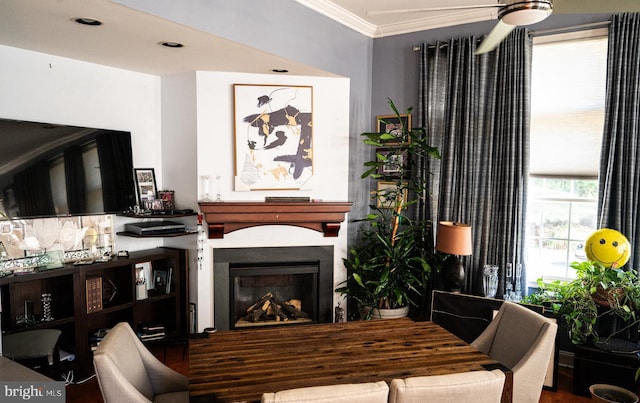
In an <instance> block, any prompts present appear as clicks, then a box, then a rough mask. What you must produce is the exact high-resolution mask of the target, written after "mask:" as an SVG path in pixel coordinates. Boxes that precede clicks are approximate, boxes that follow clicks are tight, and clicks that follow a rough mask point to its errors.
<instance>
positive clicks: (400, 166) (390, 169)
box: [376, 148, 409, 178]
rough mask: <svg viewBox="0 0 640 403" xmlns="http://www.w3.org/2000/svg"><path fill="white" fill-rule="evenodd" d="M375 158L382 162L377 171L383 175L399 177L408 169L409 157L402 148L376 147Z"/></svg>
mask: <svg viewBox="0 0 640 403" xmlns="http://www.w3.org/2000/svg"><path fill="white" fill-rule="evenodd" d="M376 158H377V160H378V161H379V162H381V163H382V164H381V165H379V166H378V170H377V173H378V174H380V175H384V177H390V178H400V177H401V176H402V173H403V172H405V171H407V170H408V169H409V158H408V155H407V153H406V150H405V149H403V148H376Z"/></svg>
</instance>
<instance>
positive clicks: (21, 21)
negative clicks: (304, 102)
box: [0, 0, 495, 76]
mask: <svg viewBox="0 0 640 403" xmlns="http://www.w3.org/2000/svg"><path fill="white" fill-rule="evenodd" d="M296 1H297V2H298V3H300V4H302V5H303V6H306V7H308V8H311V9H313V10H315V11H318V12H320V13H322V14H324V15H326V16H328V17H330V18H332V19H334V20H336V21H338V22H340V23H342V24H344V25H346V26H349V27H350V28H352V29H354V30H356V31H358V32H361V33H363V34H365V35H367V36H370V37H379V36H384V35H391V34H394V33H402V32H410V31H419V30H425V29H429V28H435V27H441V26H446V25H455V24H460V23H465V22H471V21H479V20H483V19H490V18H494V17H493V16H494V15H495V11H487V10H483V11H482V10H481V11H477V10H476V11H472V10H467V11H457V12H454V13H444V12H441V13H429V15H428V16H424V15H422V16H418V17H416V16H415V15H414V14H412V13H408V14H395V15H386V16H370V15H368V14H367V11H368V10H370V9H371V10H373V9H375V10H379V9H383V8H384V7H389V3H390V2H389V1H387V0H375V1H374V0H334V1H328V0H296ZM486 1H487V0H456V3H459V4H464V5H468V4H481V3H483V2H486ZM449 3H450V1H449V0H396V1H394V2H393V3H392V4H394V7H396V6H397V7H402V8H415V7H425V6H431V5H434V6H438V5H439V6H442V5H447V4H449ZM491 13H493V14H491ZM76 17H90V18H95V19H98V20H101V21H102V22H103V25H102V26H100V27H93V26H84V25H80V24H77V23H75V22H74V21H73V19H74V18H76ZM161 41H172V42H180V43H184V44H186V46H185V47H183V48H180V49H172V48H166V47H163V46H160V45H159V42H161ZM0 44H3V45H7V46H11V47H17V48H22V49H27V50H33V51H37V52H43V53H48V54H53V55H57V56H63V57H68V58H73V59H78V60H84V61H88V62H93V63H99V64H104V65H108V66H114V67H120V68H125V69H129V70H134V71H139V72H144V73H149V74H158V75H164V74H172V73H178V72H185V71H194V70H210V71H236V72H249V73H269V72H271V70H272V69H274V68H286V69H288V70H289V72H290V74H296V75H320V76H330V75H332V74H329V73H327V72H325V71H322V70H319V69H317V68H314V67H311V66H306V65H303V64H296V63H294V62H292V61H291V60H287V59H284V58H281V57H278V56H276V55H273V54H268V53H266V52H262V51H260V50H257V49H254V48H250V47H248V46H245V45H242V44H239V43H235V42H232V41H229V40H226V39H222V38H220V37H216V36H214V35H211V34H208V33H205V32H202V31H198V30H196V29H193V28H191V27H187V26H184V25H180V24H177V23H174V22H172V21H167V20H164V19H161V18H158V17H155V16H152V15H149V14H146V13H143V12H140V11H137V10H134V9H131V8H128V7H125V6H123V5H120V4H116V3H113V2H111V1H107V0H64V1H60V0H2V2H0ZM212 49H215V52H212V51H211V50H212ZM176 55H178V57H176Z"/></svg>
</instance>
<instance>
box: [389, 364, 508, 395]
mask: <svg viewBox="0 0 640 403" xmlns="http://www.w3.org/2000/svg"><path fill="white" fill-rule="evenodd" d="M504 381H505V375H504V373H503V372H502V371H500V370H499V369H495V370H493V371H472V372H459V373H454V374H448V375H433V376H416V377H411V378H405V379H394V380H393V381H391V385H390V388H389V403H423V402H438V403H448V402H451V403H459V402H473V403H499V402H500V400H501V398H502V389H503V387H504ZM514 401H515V400H514Z"/></svg>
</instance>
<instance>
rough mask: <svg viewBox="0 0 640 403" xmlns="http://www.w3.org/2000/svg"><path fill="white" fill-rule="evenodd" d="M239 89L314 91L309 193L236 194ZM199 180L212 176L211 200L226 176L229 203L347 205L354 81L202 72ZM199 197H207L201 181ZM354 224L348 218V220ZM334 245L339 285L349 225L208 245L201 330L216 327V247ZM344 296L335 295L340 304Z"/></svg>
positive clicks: (263, 233) (235, 235) (252, 232)
mask: <svg viewBox="0 0 640 403" xmlns="http://www.w3.org/2000/svg"><path fill="white" fill-rule="evenodd" d="M233 84H269V85H272V84H276V85H311V86H313V147H314V151H313V158H314V161H313V162H314V185H313V189H311V190H305V191H296V190H286V191H285V190H280V191H251V192H236V191H234V188H233V172H234V128H233V119H232V118H233V113H234V112H233ZM197 97H198V102H197V108H198V113H197V116H198V118H197V120H198V129H197V130H198V147H197V149H198V177H199V178H200V177H202V176H205V175H208V176H209V177H210V178H211V179H210V183H209V187H210V189H209V193H210V197H211V198H213V197H215V193H216V192H217V187H216V181H215V177H216V175H221V189H220V190H221V194H222V199H223V200H225V201H240V200H243V201H244V200H255V201H263V200H264V197H265V196H294V195H295V196H309V197H310V198H312V199H322V200H332V201H347V199H348V194H347V188H348V169H349V166H348V161H349V80H348V79H346V78H320V77H300V76H297V77H296V76H277V77H276V76H274V75H256V74H238V73H220V72H198V78H197ZM198 182H199V184H198V186H199V191H198V195H200V196H201V195H203V194H204V191H205V190H204V189H203V181H202V180H199V181H198ZM347 219H348V218H347ZM313 245H333V246H334V267H335V271H334V283H335V284H334V285H337V284H338V283H340V282H341V281H343V280H344V279H345V277H346V271H345V269H344V266H343V264H342V258H343V257H346V255H347V224H346V222H345V223H343V224H342V226H341V230H340V233H339V236H338V237H336V238H325V237H324V236H323V234H322V233H320V232H316V231H312V230H308V229H303V228H297V227H290V226H262V227H255V228H248V229H243V230H239V231H235V232H231V233H229V234H227V235H225V236H224V239H213V240H208V241H207V242H205V247H204V262H203V265H202V266H203V268H202V269H201V270H198V271H197V272H198V282H197V287H198V329H200V330H201V329H202V328H204V327H207V326H212V325H213V280H214V279H213V273H212V271H213V253H214V248H234V247H259V246H260V247H267V246H313ZM338 298H339V296H337V295H336V296H334V299H335V301H334V303H335V302H336V301H337V299H338Z"/></svg>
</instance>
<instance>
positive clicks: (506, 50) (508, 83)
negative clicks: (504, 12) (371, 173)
mask: <svg viewBox="0 0 640 403" xmlns="http://www.w3.org/2000/svg"><path fill="white" fill-rule="evenodd" d="M477 43H478V40H477V38H475V37H465V38H457V39H452V40H450V41H449V42H447V43H436V44H433V45H428V44H424V45H422V50H421V59H420V95H419V100H418V110H417V114H418V123H419V125H420V126H423V127H425V128H426V130H427V134H428V135H429V136H430V138H431V140H432V142H433V145H434V146H436V147H438V148H439V149H440V152H441V154H442V159H441V160H439V161H433V160H430V161H426V163H425V172H430V174H429V176H430V177H431V178H432V179H433V180H432V189H431V191H432V195H433V197H432V200H431V202H432V204H433V208H432V210H430V206H428V205H426V204H428V203H426V204H425V206H422V207H423V212H424V214H425V215H428V214H431V218H432V220H433V222H434V223H435V222H437V221H457V222H464V223H468V224H471V225H472V234H473V254H472V255H471V256H467V257H464V258H463V263H464V265H465V268H466V279H465V290H464V291H465V292H466V293H472V294H482V267H483V266H484V265H485V264H489V263H492V264H498V265H499V266H500V268H501V270H500V287H499V290H498V295H502V294H503V292H504V281H505V278H504V267H505V264H506V263H507V262H516V261H517V262H522V263H524V260H523V249H524V235H525V221H524V220H525V207H526V189H527V173H528V168H529V150H528V148H529V116H530V81H531V80H530V78H531V51H532V41H531V39H530V38H529V35H528V33H527V31H526V29H523V28H521V29H516V30H515V31H514V32H512V34H511V35H510V36H509V37H508V38H507V39H506V40H505V41H504V42H503V43H502V44H501V45H500V46H499V47H498V48H497V49H496V50H495V51H493V52H490V53H487V54H484V55H479V56H478V55H475V51H476V45H477ZM523 266H524V265H523ZM525 273H526V267H523V274H522V282H521V284H522V289H523V291H524V290H525V284H526V274H525Z"/></svg>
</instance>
